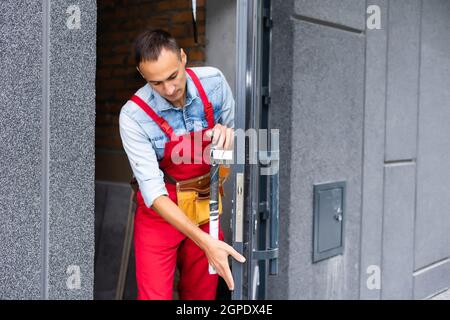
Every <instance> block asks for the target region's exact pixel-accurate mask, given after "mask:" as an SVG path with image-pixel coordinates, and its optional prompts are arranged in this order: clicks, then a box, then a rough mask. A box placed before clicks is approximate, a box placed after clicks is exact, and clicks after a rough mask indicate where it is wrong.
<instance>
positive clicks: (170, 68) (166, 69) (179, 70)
mask: <svg viewBox="0 0 450 320" xmlns="http://www.w3.org/2000/svg"><path fill="white" fill-rule="evenodd" d="M180 53H181V60H180V59H179V58H178V55H177V54H176V53H175V52H173V51H170V50H166V49H163V50H162V51H161V54H160V55H159V57H158V60H156V61H145V62H141V63H140V64H139V68H137V69H138V71H139V72H140V73H141V75H142V77H144V79H145V80H146V81H147V82H148V83H149V84H150V85H151V86H152V88H153V89H154V90H155V91H156V92H158V93H159V94H160V95H161V96H162V97H164V98H166V99H167V100H168V101H170V102H172V103H174V102H180V101H181V99H182V98H183V97H184V93H185V90H186V71H185V67H186V54H185V53H184V51H183V49H180ZM182 103H184V102H182Z"/></svg>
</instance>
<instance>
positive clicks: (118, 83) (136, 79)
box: [95, 0, 205, 165]
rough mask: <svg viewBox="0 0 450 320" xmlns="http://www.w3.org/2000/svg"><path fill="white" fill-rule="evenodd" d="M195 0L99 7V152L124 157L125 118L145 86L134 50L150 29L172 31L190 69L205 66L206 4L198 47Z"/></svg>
mask: <svg viewBox="0 0 450 320" xmlns="http://www.w3.org/2000/svg"><path fill="white" fill-rule="evenodd" d="M191 2H192V1H191V0H170V1H169V0H166V1H157V0H120V1H110V0H109V1H106V0H99V1H97V7H98V29H97V35H98V38H97V49H98V51H97V80H96V92H97V96H96V104H97V105H96V135H95V136H96V137H95V138H96V148H97V149H101V150H116V151H122V150H123V149H122V143H121V141H120V135H119V127H118V121H119V112H120V108H121V107H122V106H123V104H124V103H125V102H126V101H127V100H128V99H129V98H130V97H131V95H132V94H133V93H134V92H135V91H136V90H137V89H138V88H140V87H142V86H143V85H145V81H144V80H143V79H142V77H141V76H140V75H139V73H138V72H137V71H136V69H135V65H134V57H133V52H132V44H133V41H134V39H135V38H136V36H137V35H138V34H139V33H141V32H142V31H144V30H145V29H147V28H149V29H153V28H162V29H165V30H167V31H169V32H170V33H171V34H172V35H173V36H174V37H175V38H176V39H177V41H178V43H179V45H180V46H181V47H182V48H183V49H184V50H185V52H186V53H187V54H188V65H189V66H201V65H204V61H205V53H204V48H205V0H197V32H198V44H195V42H194V32H193V26H192V14H191ZM97 165H98V163H97Z"/></svg>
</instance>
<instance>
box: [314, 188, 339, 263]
mask: <svg viewBox="0 0 450 320" xmlns="http://www.w3.org/2000/svg"><path fill="white" fill-rule="evenodd" d="M345 190H346V182H345V181H341V182H333V183H325V184H319V185H314V208H313V209H314V237H313V238H314V244H313V246H314V248H313V262H318V261H320V260H323V259H326V258H330V257H332V256H335V255H338V254H342V253H343V252H344V221H345V194H346V192H345Z"/></svg>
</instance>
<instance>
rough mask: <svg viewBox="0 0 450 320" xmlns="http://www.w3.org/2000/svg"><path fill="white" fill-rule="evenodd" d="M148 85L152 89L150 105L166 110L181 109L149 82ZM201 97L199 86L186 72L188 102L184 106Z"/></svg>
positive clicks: (159, 109)
mask: <svg viewBox="0 0 450 320" xmlns="http://www.w3.org/2000/svg"><path fill="white" fill-rule="evenodd" d="M147 87H148V89H149V90H150V95H149V105H150V106H151V107H152V108H155V109H156V110H158V111H166V110H170V109H172V110H180V108H177V107H174V106H173V105H172V104H171V103H170V102H169V101H167V100H166V99H165V98H163V97H162V96H161V95H160V94H159V93H157V92H156V91H155V90H153V88H152V86H151V85H150V84H148V83H147ZM197 98H199V95H198V92H197V88H196V87H195V84H194V81H192V79H191V77H190V76H189V74H188V73H187V72H186V102H185V104H184V107H183V108H186V107H187V106H189V105H190V104H191V103H192V101H194V100H195V99H197Z"/></svg>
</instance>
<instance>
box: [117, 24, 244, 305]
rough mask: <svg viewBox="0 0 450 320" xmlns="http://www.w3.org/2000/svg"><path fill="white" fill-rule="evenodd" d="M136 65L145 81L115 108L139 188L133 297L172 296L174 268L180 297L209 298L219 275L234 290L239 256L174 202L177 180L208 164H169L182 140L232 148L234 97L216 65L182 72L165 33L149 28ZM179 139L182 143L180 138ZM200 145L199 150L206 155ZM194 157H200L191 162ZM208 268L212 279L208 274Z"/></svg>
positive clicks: (181, 60)
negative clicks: (203, 138)
mask: <svg viewBox="0 0 450 320" xmlns="http://www.w3.org/2000/svg"><path fill="white" fill-rule="evenodd" d="M134 51H135V61H136V68H137V70H138V71H139V73H140V74H141V75H142V77H143V78H144V79H145V80H146V82H147V84H146V85H145V86H144V87H142V88H141V89H139V90H138V91H137V92H136V94H135V96H133V97H132V99H131V100H130V101H128V102H127V103H126V104H125V105H124V106H123V107H122V109H121V112H120V118H119V125H120V135H121V139H122V143H123V147H124V149H125V151H126V153H127V156H128V159H129V162H130V165H131V168H132V170H133V173H134V176H135V177H136V180H137V182H138V185H139V191H138V192H137V194H136V201H137V208H136V215H135V229H134V230H135V231H134V232H135V234H134V245H135V255H136V280H137V285H138V299H171V298H172V287H173V277H174V271H175V268H176V266H178V268H179V271H180V281H179V285H178V292H179V296H180V299H183V300H184V299H196V300H200V299H202V300H203V299H211V300H212V299H215V296H216V290H217V285H218V275H220V276H221V277H223V278H224V280H225V282H226V283H227V286H228V288H229V289H230V290H233V289H234V282H233V277H232V274H231V271H230V267H229V264H228V256H229V255H231V256H232V257H234V258H235V259H237V260H238V261H240V262H244V261H245V258H244V257H243V256H241V255H240V254H239V253H238V252H237V251H236V250H234V249H233V248H232V247H231V246H229V245H228V244H226V243H225V242H223V241H222V240H223V232H222V230H221V229H219V240H217V239H214V238H212V237H211V236H210V235H209V233H208V232H209V224H208V223H206V224H202V225H200V226H197V225H196V224H195V223H193V222H192V221H191V220H190V219H189V218H188V217H187V216H186V215H185V213H184V212H183V211H182V210H181V209H180V208H179V207H178V205H177V193H176V190H175V185H174V184H171V183H169V182H168V181H167V180H166V179H165V176H169V175H170V176H172V177H175V178H176V180H177V181H178V180H184V179H189V178H195V177H196V176H198V175H200V174H205V173H206V172H209V171H208V170H209V164H207V163H205V162H204V161H202V162H201V163H198V162H195V163H187V164H185V163H181V164H177V163H175V162H174V161H173V158H172V155H173V154H174V150H175V149H177V148H178V147H179V143H180V142H179V141H180V139H179V138H180V137H181V138H183V137H184V138H189V135H192V134H193V133H194V132H200V131H203V132H205V133H206V134H207V135H208V136H209V137H211V136H212V141H211V138H210V139H209V140H210V141H209V142H208V143H207V144H210V143H213V144H214V145H216V147H217V148H218V149H231V148H232V146H233V139H234V132H233V127H234V119H233V117H234V100H233V97H232V93H231V90H230V87H229V85H228V83H227V82H226V80H225V78H224V76H223V74H222V73H221V72H220V71H219V70H218V69H216V68H212V67H201V68H193V69H192V70H189V69H186V60H187V57H186V54H185V53H184V51H183V49H181V48H179V47H178V45H177V43H176V41H175V39H174V38H172V37H171V35H170V34H169V33H167V32H165V31H163V30H154V31H147V32H144V33H143V34H141V35H140V36H139V37H138V38H137V39H136V42H135V46H134ZM181 140H183V139H181ZM204 147H205V144H204V143H203V149H202V151H205V148H204ZM197 160H198V159H197ZM208 263H209V264H211V265H212V266H213V267H214V268H215V270H216V271H217V273H218V275H217V274H213V275H211V274H209V272H208Z"/></svg>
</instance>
